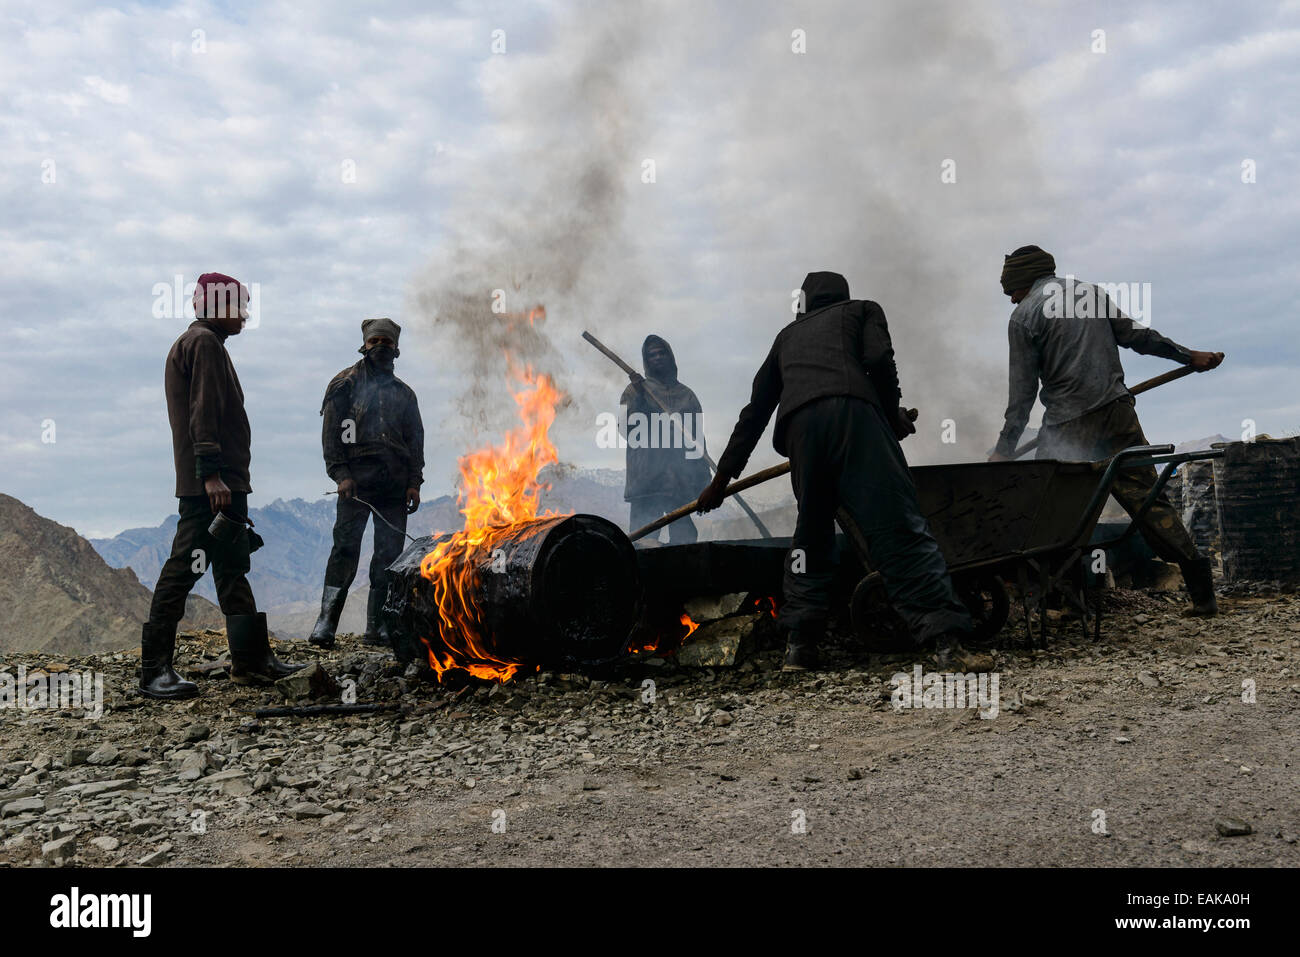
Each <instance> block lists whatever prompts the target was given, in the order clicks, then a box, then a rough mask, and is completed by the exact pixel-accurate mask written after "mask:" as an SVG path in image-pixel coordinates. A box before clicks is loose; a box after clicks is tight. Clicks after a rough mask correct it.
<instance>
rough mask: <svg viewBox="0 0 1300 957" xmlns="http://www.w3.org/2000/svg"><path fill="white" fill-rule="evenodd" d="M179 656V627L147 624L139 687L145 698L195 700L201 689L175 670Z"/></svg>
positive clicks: (143, 635) (141, 643) (142, 645)
mask: <svg viewBox="0 0 1300 957" xmlns="http://www.w3.org/2000/svg"><path fill="white" fill-rule="evenodd" d="M175 653H176V626H175V625H153V624H150V623H149V622H145V623H144V627H143V628H141V630H140V687H139V688H138V689H137V690H139V692H140V693H141V694H142V695H144V696H145V697H146V698H157V699H158V700H160V701H174V700H179V699H181V698H193V697H194V696H195V695H196V694H198V693H199V686H198V685H196V684H195V683H194V682H193V681H186V680H185V679H184V678H182V677H181V676H180V675H178V674H177V673H176V671H175V670H174V669H173V668H172V656H173V655H174V654H175Z"/></svg>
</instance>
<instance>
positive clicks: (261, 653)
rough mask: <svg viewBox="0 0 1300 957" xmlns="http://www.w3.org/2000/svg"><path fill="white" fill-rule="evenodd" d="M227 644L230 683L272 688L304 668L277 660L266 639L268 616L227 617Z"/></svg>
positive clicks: (259, 614)
mask: <svg viewBox="0 0 1300 957" xmlns="http://www.w3.org/2000/svg"><path fill="white" fill-rule="evenodd" d="M226 640H227V641H228V642H229V643H230V680H231V681H233V682H234V683H235V684H237V685H265V684H271V683H272V682H273V681H278V680H279V679H280V678H283V677H285V676H286V675H291V674H293V673H294V672H295V671H297V670H298V669H299V668H302V667H303V665H290V664H285V663H284V662H283V661H281V660H280V659H279V658H277V657H276V656H275V652H273V651H272V650H271V642H270V640H269V639H268V638H267V636H266V613H265V612H261V611H259V612H256V613H255V614H252V615H227V616H226Z"/></svg>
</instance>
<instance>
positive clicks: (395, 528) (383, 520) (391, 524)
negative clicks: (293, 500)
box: [325, 489, 415, 541]
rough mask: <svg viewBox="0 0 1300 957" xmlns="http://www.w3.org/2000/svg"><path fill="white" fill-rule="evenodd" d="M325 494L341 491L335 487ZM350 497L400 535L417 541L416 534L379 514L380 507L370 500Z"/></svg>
mask: <svg viewBox="0 0 1300 957" xmlns="http://www.w3.org/2000/svg"><path fill="white" fill-rule="evenodd" d="M325 494H326V495H338V494H339V493H338V490H337V489H335V490H334V491H332V492H326V493H325ZM350 497H351V499H352V501H354V502H358V503H360V504H361V505H364V506H365V507H366V508H368V509H370V511H371V512H373V513H374V516H375V518H377V519H379V521H381V522H383V523H384V524H385V525H387V526H388V527H389V528H391V529H392V530H393V531H395V532H397V534H399V535H405V536H406V537H407V538H409V539H410V540H411V541H415V536H414V535H411V534H409V533H407V532H405V531H403V530H402V529H400V528H398V527H397V526H396V525H394V524H393V523H392V522H390V521H389V520H388V519H386V518H384V516H382V515H380V514H379V509H377V508H375V507H374V506H373V505H371V504H370V503H369V502H367V501H366V500H365V499H363V498H360V497H358V496H356V495H352V496H350Z"/></svg>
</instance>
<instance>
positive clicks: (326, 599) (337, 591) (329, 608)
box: [307, 585, 348, 648]
mask: <svg viewBox="0 0 1300 957" xmlns="http://www.w3.org/2000/svg"><path fill="white" fill-rule="evenodd" d="M347 597H348V594H347V592H346V591H344V590H343V589H342V588H338V587H337V586H335V585H326V586H325V591H324V592H323V593H322V594H321V599H320V617H319V618H317V619H316V627H314V628H313V629H312V630H311V636H310V637H309V638H308V639H307V640H308V641H309V642H311V643H312V644H313V645H315V646H316V647H318V648H333V647H334V633H335V632H336V631H338V627H339V618H341V617H342V616H343V603H344V602H345V601H346V600H347Z"/></svg>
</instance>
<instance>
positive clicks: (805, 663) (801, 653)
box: [781, 626, 826, 671]
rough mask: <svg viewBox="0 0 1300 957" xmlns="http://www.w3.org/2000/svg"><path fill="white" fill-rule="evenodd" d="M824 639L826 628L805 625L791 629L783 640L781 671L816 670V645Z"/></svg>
mask: <svg viewBox="0 0 1300 957" xmlns="http://www.w3.org/2000/svg"><path fill="white" fill-rule="evenodd" d="M825 639H826V629H825V628H824V627H818V626H811V627H809V626H805V627H802V628H795V629H793V630H792V631H791V632H790V634H789V635H788V636H787V637H786V641H785V662H784V663H783V664H782V665H781V670H782V671H816V670H817V665H818V656H817V647H818V646H819V645H820V644H821V643H822V642H823V641H824V640H825Z"/></svg>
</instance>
